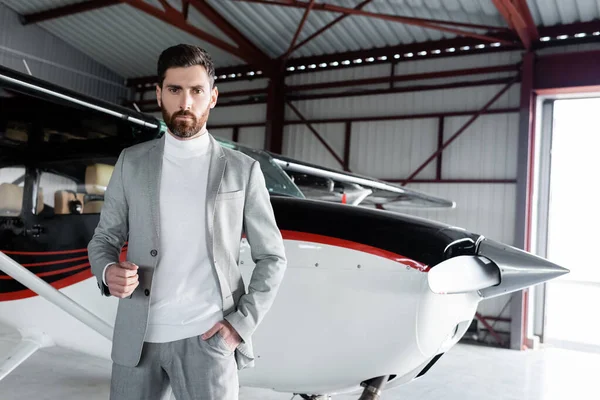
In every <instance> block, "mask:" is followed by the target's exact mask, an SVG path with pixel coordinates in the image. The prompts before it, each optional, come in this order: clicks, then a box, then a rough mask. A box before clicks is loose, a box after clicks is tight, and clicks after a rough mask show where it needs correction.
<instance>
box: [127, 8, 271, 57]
mask: <svg viewBox="0 0 600 400" xmlns="http://www.w3.org/2000/svg"><path fill="white" fill-rule="evenodd" d="M192 1H193V0H192ZM121 2H122V3H125V4H128V5H130V6H131V7H133V8H136V9H138V10H140V11H143V12H145V13H146V14H149V15H151V16H153V17H155V18H157V19H159V20H161V21H163V22H165V23H167V24H169V25H172V26H175V27H177V28H179V29H181V30H182V31H185V32H187V33H189V34H191V35H194V36H196V37H197V38H199V39H201V40H203V41H205V42H207V43H210V44H212V45H214V46H216V47H218V48H220V49H221V50H224V51H226V52H228V53H230V54H233V55H236V56H238V57H240V58H241V59H243V60H244V61H246V62H248V63H250V64H253V65H257V66H259V67H261V68H264V67H268V65H266V66H265V65H263V64H262V63H260V61H259V60H257V59H256V57H255V55H254V54H253V53H251V52H250V51H249V49H247V48H243V47H240V48H238V47H235V46H232V45H230V44H229V43H227V42H225V41H223V40H221V39H219V38H217V37H215V36H213V35H211V34H209V33H207V32H205V31H203V30H202V29H199V28H197V27H195V26H193V25H191V24H189V23H188V22H187V21H186V19H185V16H184V15H183V14H182V13H180V12H179V11H177V10H176V9H174V8H173V7H171V6H168V7H165V10H164V11H163V10H160V9H158V8H156V7H154V6H152V5H150V4H148V3H146V2H145V1H143V0H121Z"/></svg>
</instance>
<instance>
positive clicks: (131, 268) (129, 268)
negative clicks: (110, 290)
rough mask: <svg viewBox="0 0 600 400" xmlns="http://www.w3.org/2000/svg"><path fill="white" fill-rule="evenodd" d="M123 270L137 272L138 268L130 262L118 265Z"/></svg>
mask: <svg viewBox="0 0 600 400" xmlns="http://www.w3.org/2000/svg"><path fill="white" fill-rule="evenodd" d="M117 265H118V266H119V267H121V268H122V269H128V270H135V271H137V269H138V266H137V265H135V264H134V263H132V262H129V261H123V262H122V263H119V264H117Z"/></svg>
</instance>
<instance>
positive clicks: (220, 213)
mask: <svg viewBox="0 0 600 400" xmlns="http://www.w3.org/2000/svg"><path fill="white" fill-rule="evenodd" d="M166 134H168V133H166ZM207 134H208V133H207ZM210 142H211V147H212V150H211V160H210V167H209V173H208V186H207V194H206V196H207V198H206V221H207V235H206V237H207V240H208V241H209V243H208V244H207V245H208V252H209V256H210V259H211V260H212V262H213V266H214V268H215V269H216V271H217V276H218V280H219V285H220V288H221V294H222V298H223V314H224V315H225V319H226V320H227V321H229V322H230V323H231V325H232V326H233V327H234V328H235V330H236V331H237V332H238V334H239V335H240V337H241V338H242V343H241V344H240V345H239V346H238V348H237V349H236V351H235V358H236V361H237V364H238V369H243V368H247V367H253V366H254V353H253V349H252V334H253V332H254V331H255V330H256V328H257V326H258V324H259V323H260V322H261V321H262V319H263V318H264V316H265V314H266V313H267V312H268V310H269V308H270V307H271V305H272V303H273V300H274V298H275V296H276V294H277V291H278V289H279V286H280V284H281V281H282V279H283V275H284V272H285V269H286V265H287V261H286V258H285V253H284V247H283V240H282V237H281V233H280V231H279V229H278V227H277V225H276V222H275V217H274V214H273V209H272V207H271V202H270V200H269V192H268V190H267V188H266V185H265V179H264V176H263V174H262V171H261V169H260V164H259V163H258V162H257V161H256V160H254V159H253V158H251V157H248V156H246V155H245V154H243V153H241V152H238V151H235V150H231V149H228V148H224V147H222V146H221V145H220V144H219V143H218V142H217V141H216V140H214V138H213V137H212V136H210ZM164 143H165V138H164V137H162V138H160V139H155V140H152V141H149V142H144V143H141V144H138V145H135V146H132V147H130V148H127V149H125V150H123V151H122V152H121V154H120V155H119V159H118V161H117V163H116V164H115V169H114V171H113V174H112V177H111V179H110V182H109V184H108V187H107V189H106V193H105V195H104V206H103V208H102V212H101V214H100V222H99V223H98V226H97V228H96V230H95V232H94V236H93V237H92V240H91V241H90V243H89V245H88V252H89V259H90V264H91V268H92V272H93V274H94V275H95V276H96V279H97V280H98V287H100V289H101V292H102V294H103V295H105V296H110V293H109V291H108V287H107V286H106V285H104V284H103V282H102V273H103V270H104V267H105V266H106V265H107V264H108V263H110V262H118V260H119V254H120V252H121V248H122V247H123V244H124V243H125V242H126V241H128V250H127V260H128V261H131V262H133V263H135V264H136V265H138V266H139V270H138V275H139V282H140V283H139V285H138V287H137V288H136V289H135V291H134V292H133V294H132V295H131V297H130V298H124V299H120V300H119V306H118V311H117V317H116V321H115V329H114V333H113V347H112V359H113V361H114V362H115V363H117V364H121V365H125V366H136V365H137V364H138V363H139V360H140V356H141V350H142V345H143V342H144V337H145V334H146V328H147V324H148V309H149V304H150V296H151V294H152V278H153V275H154V268H156V265H157V261H158V254H159V253H160V250H161V249H160V248H159V232H160V229H159V225H158V224H159V215H158V212H159V206H158V201H159V184H160V174H161V170H162V158H163V151H164ZM190 200H193V199H190ZM186 206H188V207H193V204H192V203H191V201H188V202H187V203H186ZM243 233H245V234H246V237H247V239H248V243H249V244H250V248H251V254H252V259H253V260H254V262H255V263H256V267H255V269H254V271H253V273H252V277H251V279H250V282H249V289H248V293H246V289H245V286H244V282H243V280H242V276H241V273H240V270H239V264H238V263H239V253H240V241H241V238H242V234H243Z"/></svg>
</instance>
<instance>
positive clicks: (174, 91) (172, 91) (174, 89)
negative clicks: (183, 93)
mask: <svg viewBox="0 0 600 400" xmlns="http://www.w3.org/2000/svg"><path fill="white" fill-rule="evenodd" d="M178 91H179V89H177V88H169V92H171V93H177V92H178Z"/></svg>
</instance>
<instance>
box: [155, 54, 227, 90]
mask: <svg viewBox="0 0 600 400" xmlns="http://www.w3.org/2000/svg"><path fill="white" fill-rule="evenodd" d="M194 65H201V66H203V67H204V69H206V73H207V74H208V77H209V79H210V87H211V89H212V87H213V86H214V84H215V66H214V65H213V62H212V59H211V58H210V54H208V52H207V51H206V50H204V49H203V48H201V47H199V46H193V45H189V44H178V45H176V46H172V47H169V48H168V49H166V50H164V51H163V52H162V53H161V54H160V57H158V64H157V75H158V85H159V86H160V87H161V88H162V85H163V81H164V80H165V75H166V74H167V69H169V68H177V67H192V66H194Z"/></svg>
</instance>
